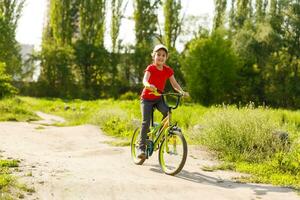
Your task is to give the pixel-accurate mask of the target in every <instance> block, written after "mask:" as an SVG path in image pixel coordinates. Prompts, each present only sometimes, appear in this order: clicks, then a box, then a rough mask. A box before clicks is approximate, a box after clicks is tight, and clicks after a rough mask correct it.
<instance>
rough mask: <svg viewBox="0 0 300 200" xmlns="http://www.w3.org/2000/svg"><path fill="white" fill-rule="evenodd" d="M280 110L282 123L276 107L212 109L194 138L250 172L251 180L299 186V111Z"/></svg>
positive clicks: (224, 158)
mask: <svg viewBox="0 0 300 200" xmlns="http://www.w3.org/2000/svg"><path fill="white" fill-rule="evenodd" d="M284 113H285V114H284V115H285V116H286V118H285V121H284V122H283V121H282V118H281V116H282V112H280V111H279V110H272V109H266V108H256V109H254V108H252V107H245V108H241V109H238V108H235V107H226V108H212V109H211V110H210V111H209V112H207V113H206V114H205V115H204V116H203V117H202V118H203V121H202V122H203V126H204V128H203V130H201V132H199V133H198V135H197V139H198V141H199V142H200V143H201V144H203V145H206V146H208V147H209V148H210V149H211V150H213V151H215V152H217V153H218V155H219V157H220V158H221V159H222V160H224V161H226V162H233V163H235V167H236V169H237V170H239V171H243V172H248V173H251V174H254V175H255V176H253V177H251V178H250V179H249V180H251V181H255V182H268V183H273V184H279V185H289V186H290V185H292V186H294V187H297V188H300V134H299V124H300V121H298V118H297V117H296V118H295V116H296V115H299V113H295V112H291V111H284ZM295 119H296V120H295ZM287 134H288V137H287ZM282 136H284V137H282Z"/></svg>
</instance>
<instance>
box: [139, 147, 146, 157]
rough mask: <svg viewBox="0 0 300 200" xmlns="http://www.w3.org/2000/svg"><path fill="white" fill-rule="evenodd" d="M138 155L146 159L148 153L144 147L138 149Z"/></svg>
mask: <svg viewBox="0 0 300 200" xmlns="http://www.w3.org/2000/svg"><path fill="white" fill-rule="evenodd" d="M137 157H138V158H139V159H146V153H145V151H143V150H142V149H137Z"/></svg>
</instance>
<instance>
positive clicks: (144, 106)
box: [139, 100, 154, 152]
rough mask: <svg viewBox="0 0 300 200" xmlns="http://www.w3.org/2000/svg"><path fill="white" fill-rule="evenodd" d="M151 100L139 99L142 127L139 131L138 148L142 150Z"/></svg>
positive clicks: (148, 121)
mask: <svg viewBox="0 0 300 200" xmlns="http://www.w3.org/2000/svg"><path fill="white" fill-rule="evenodd" d="M153 104H154V102H153V101H147V100H141V112H142V118H143V119H142V127H141V132H140V140H139V149H140V150H141V151H142V152H145V150H146V139H147V133H148V132H149V127H150V123H151V116H152V109H153Z"/></svg>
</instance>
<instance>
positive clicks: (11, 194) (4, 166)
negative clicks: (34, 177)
mask: <svg viewBox="0 0 300 200" xmlns="http://www.w3.org/2000/svg"><path fill="white" fill-rule="evenodd" d="M19 163H20V161H18V160H0V199H1V200H2V199H3V200H4V199H5V200H12V199H16V198H23V197H24V194H23V193H24V192H27V193H33V192H34V189H33V188H29V187H28V186H26V185H25V184H21V183H19V182H18V181H17V178H16V177H14V176H13V172H12V170H11V168H17V167H19Z"/></svg>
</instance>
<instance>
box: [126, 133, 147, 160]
mask: <svg viewBox="0 0 300 200" xmlns="http://www.w3.org/2000/svg"><path fill="white" fill-rule="evenodd" d="M139 134H140V128H136V129H135V130H134V133H133V135H132V138H131V142H130V148H131V158H132V160H133V162H134V164H136V165H142V164H143V163H144V162H145V160H146V158H144V159H140V158H138V157H137V155H136V150H137V143H138V138H139V137H138V136H139Z"/></svg>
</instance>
